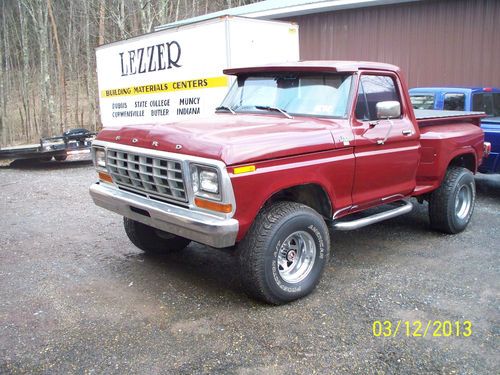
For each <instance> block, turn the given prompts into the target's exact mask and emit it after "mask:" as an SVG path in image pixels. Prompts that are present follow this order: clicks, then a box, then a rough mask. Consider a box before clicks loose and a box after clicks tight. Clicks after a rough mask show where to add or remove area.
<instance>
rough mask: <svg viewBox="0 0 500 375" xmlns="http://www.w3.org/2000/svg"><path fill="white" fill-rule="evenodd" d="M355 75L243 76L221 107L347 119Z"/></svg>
mask: <svg viewBox="0 0 500 375" xmlns="http://www.w3.org/2000/svg"><path fill="white" fill-rule="evenodd" d="M350 89H351V75H340V74H312V75H310V74H307V75H306V74H297V73H281V74H273V75H255V76H244V77H242V76H239V77H238V79H237V81H236V82H235V84H234V85H233V86H232V87H231V90H230V91H229V93H228V95H227V96H226V98H225V99H224V101H223V102H222V105H221V107H220V108H223V107H225V108H230V109H231V110H233V111H235V112H239V113H241V112H251V113H261V112H265V111H270V110H272V109H275V110H276V109H279V110H281V111H284V112H285V113H287V114H290V115H299V116H300V115H303V116H322V117H334V118H345V117H347V103H348V99H349V93H350V91H351V90H350Z"/></svg>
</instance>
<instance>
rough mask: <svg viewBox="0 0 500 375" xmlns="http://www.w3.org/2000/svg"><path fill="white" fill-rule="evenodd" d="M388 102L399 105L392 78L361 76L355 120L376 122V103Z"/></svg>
mask: <svg viewBox="0 0 500 375" xmlns="http://www.w3.org/2000/svg"><path fill="white" fill-rule="evenodd" d="M389 100H393V101H397V102H399V103H401V101H400V99H399V95H398V92H397V90H396V84H395V82H394V79H393V78H392V77H389V76H375V75H363V76H361V79H360V81H359V88H358V100H357V102H356V110H355V113H356V118H357V119H358V120H361V121H373V120H377V109H376V106H377V103H378V102H385V101H389Z"/></svg>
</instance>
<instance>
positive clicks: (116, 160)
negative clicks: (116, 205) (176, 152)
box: [107, 149, 187, 202]
mask: <svg viewBox="0 0 500 375" xmlns="http://www.w3.org/2000/svg"><path fill="white" fill-rule="evenodd" d="M107 167H108V170H109V172H110V174H111V176H112V177H113V182H114V183H116V184H117V185H119V186H123V187H125V188H127V189H128V190H133V191H137V192H140V193H143V194H144V193H145V194H147V195H151V196H153V197H156V198H165V199H169V200H176V201H181V202H187V196H186V189H185V184H184V176H183V173H182V163H181V162H180V161H178V160H172V159H163V158H158V157H152V156H148V155H141V154H137V153H132V152H125V151H120V150H113V149H108V150H107Z"/></svg>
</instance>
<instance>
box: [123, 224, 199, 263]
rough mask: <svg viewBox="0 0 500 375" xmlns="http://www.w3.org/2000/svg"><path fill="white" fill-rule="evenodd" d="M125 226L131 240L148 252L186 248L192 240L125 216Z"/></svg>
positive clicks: (168, 251) (162, 252)
mask: <svg viewBox="0 0 500 375" xmlns="http://www.w3.org/2000/svg"><path fill="white" fill-rule="evenodd" d="M123 226H124V228H125V233H127V236H128V238H129V239H130V241H131V242H132V243H133V244H134V245H135V246H137V247H138V248H139V249H141V250H142V251H144V252H146V253H152V254H165V253H171V252H177V251H181V250H183V249H185V248H186V247H187V246H188V245H189V244H190V243H191V240H188V239H187V238H184V237H179V236H176V235H175V234H171V233H167V232H164V231H161V230H159V229H156V228H153V227H150V226H148V225H146V224H142V223H139V222H138V221H135V220H132V219H129V218H126V217H124V218H123Z"/></svg>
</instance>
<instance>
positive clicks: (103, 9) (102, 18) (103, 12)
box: [97, 0, 106, 46]
mask: <svg viewBox="0 0 500 375" xmlns="http://www.w3.org/2000/svg"><path fill="white" fill-rule="evenodd" d="M104 1H105V0H100V2H99V37H98V40H97V45H99V46H101V45H103V44H104V33H105V32H106V18H105V17H106V7H105V4H104Z"/></svg>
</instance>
